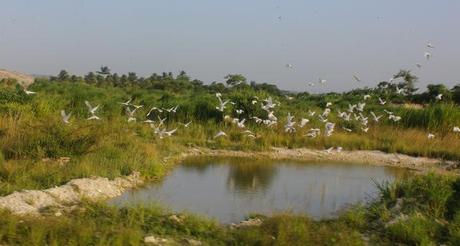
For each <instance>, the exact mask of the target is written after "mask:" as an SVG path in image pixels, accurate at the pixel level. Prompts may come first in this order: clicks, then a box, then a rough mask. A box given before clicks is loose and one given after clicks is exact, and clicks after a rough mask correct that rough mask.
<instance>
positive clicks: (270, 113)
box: [268, 111, 278, 122]
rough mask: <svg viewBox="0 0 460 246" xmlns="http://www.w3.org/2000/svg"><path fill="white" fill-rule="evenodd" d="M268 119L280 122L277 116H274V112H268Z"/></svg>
mask: <svg viewBox="0 0 460 246" xmlns="http://www.w3.org/2000/svg"><path fill="white" fill-rule="evenodd" d="M268 119H269V120H270V121H275V122H276V121H278V118H276V116H275V115H274V114H273V111H270V112H268Z"/></svg>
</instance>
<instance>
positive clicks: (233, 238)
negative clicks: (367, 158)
mask: <svg viewBox="0 0 460 246" xmlns="http://www.w3.org/2000/svg"><path fill="white" fill-rule="evenodd" d="M0 87H1V89H2V90H1V92H0V150H1V151H0V195H7V194H10V193H12V192H14V191H18V190H22V189H45V188H50V187H53V186H56V185H62V184H64V183H66V182H68V181H69V180H71V179H74V178H81V177H89V176H103V177H108V178H115V177H119V176H122V175H128V174H130V173H131V172H133V171H139V172H141V174H142V175H143V176H144V177H146V178H147V179H149V180H156V179H161V178H162V177H163V176H164V175H165V174H166V173H167V172H168V170H169V169H170V168H172V165H170V164H171V163H174V160H175V159H177V158H180V154H181V153H182V152H184V151H186V150H187V149H188V148H191V147H205V148H212V149H231V150H244V151H261V150H268V149H270V148H271V147H283V148H315V149H325V148H327V147H330V146H342V147H343V148H344V149H345V150H382V151H385V152H389V153H403V154H409V155H414V156H425V157H435V158H443V159H448V160H460V151H459V149H460V135H458V134H456V133H453V132H452V131H451V129H452V128H453V126H457V125H460V109H459V108H458V107H457V106H455V105H452V104H443V103H436V104H431V105H426V106H425V107H424V108H422V109H414V108H404V107H398V106H395V105H390V106H385V107H381V106H379V105H377V104H376V103H375V102H369V104H368V106H367V107H368V109H367V110H368V111H370V110H372V111H374V112H376V113H377V114H382V113H383V112H382V110H383V108H385V109H387V110H391V111H393V112H395V114H397V115H400V116H402V122H400V123H397V124H396V123H393V122H390V121H389V120H387V119H383V118H382V120H381V123H380V124H376V123H374V122H372V119H369V121H370V122H369V125H370V130H369V132H368V133H367V134H366V133H363V132H361V131H360V130H359V128H360V127H359V125H357V124H355V123H350V124H345V123H342V122H339V121H338V119H337V118H336V116H335V112H334V113H333V114H332V115H331V117H330V120H331V121H334V122H339V123H338V125H337V129H336V132H335V133H334V134H333V135H332V136H331V137H324V136H319V137H317V138H314V139H311V138H307V137H305V136H303V135H304V134H305V133H306V131H307V129H310V128H311V127H320V128H324V123H322V122H319V121H318V120H317V119H314V118H311V117H308V115H307V111H308V110H309V109H310V110H315V111H317V113H319V112H321V107H323V106H324V104H325V102H327V101H329V100H331V101H333V103H334V105H337V107H342V108H346V107H347V106H348V102H350V103H355V101H353V100H355V99H353V98H351V97H347V98H346V101H347V102H346V103H345V102H342V101H341V100H340V96H341V95H335V96H334V97H331V98H329V97H328V96H325V97H323V98H320V99H319V100H318V101H312V100H309V99H308V97H306V98H301V99H299V100H294V101H292V102H291V101H287V99H285V98H284V97H282V96H279V95H275V94H270V93H269V92H267V91H263V90H254V89H250V88H242V89H240V88H236V89H232V90H228V91H226V93H224V97H225V98H228V99H231V100H232V101H234V102H235V106H234V107H235V108H242V109H244V111H245V112H244V113H243V115H241V116H239V117H246V118H248V117H249V116H252V115H258V116H260V117H266V115H264V114H266V113H265V112H264V111H262V110H261V109H260V107H258V106H254V105H253V104H252V103H251V99H250V98H253V97H254V96H258V97H259V98H261V99H262V98H266V97H268V96H272V97H273V98H274V100H275V101H280V102H281V106H280V107H279V108H278V109H277V110H276V115H277V116H278V118H279V119H280V121H281V122H284V119H285V117H286V115H287V114H288V112H290V113H291V114H293V115H296V120H297V121H299V120H300V118H302V117H308V118H311V122H310V123H309V124H308V125H307V126H306V127H305V128H304V129H301V128H297V129H298V132H297V133H296V134H286V133H284V129H283V124H282V123H280V124H279V125H277V126H274V127H273V128H266V127H260V126H259V125H257V124H255V123H253V122H248V123H247V124H246V125H247V128H248V129H250V130H251V131H253V132H254V133H255V134H256V135H257V136H258V138H256V139H251V138H247V137H246V136H245V135H244V134H243V133H242V131H241V129H238V128H236V127H235V126H234V125H233V124H231V123H229V122H225V121H223V116H224V114H223V113H221V112H219V111H217V110H216V109H215V104H217V100H216V98H215V97H214V95H213V93H214V91H212V90H211V89H209V90H208V89H203V88H201V89H190V88H189V89H187V90H157V89H145V88H139V87H136V86H132V87H128V88H117V87H111V86H107V87H97V86H94V85H88V84H83V83H69V82H60V83H57V82H50V81H41V82H38V83H35V84H33V85H32V88H31V89H32V90H35V91H38V94H37V95H34V96H27V95H25V94H24V93H23V92H22V91H21V90H19V89H18V88H17V87H15V86H14V84H11V83H3V84H2V83H0ZM131 97H133V98H134V102H135V103H136V104H145V105H148V106H157V107H163V108H169V107H172V106H175V105H177V104H179V105H180V107H179V110H178V113H177V114H174V115H173V114H167V113H163V114H162V115H161V116H162V117H168V120H167V121H166V127H167V129H174V128H178V133H177V134H176V135H174V136H173V137H171V138H165V139H160V138H158V136H156V135H155V134H154V133H153V130H152V129H151V128H150V126H149V125H147V124H144V123H141V122H138V123H130V124H128V123H127V122H126V115H125V113H124V111H123V110H122V107H121V105H119V104H118V103H119V102H122V101H126V100H128V99H129V98H131ZM344 97H345V96H344ZM356 98H362V97H361V96H359V97H358V96H357V97H356ZM85 100H89V101H91V102H92V103H93V104H95V105H96V104H100V105H101V111H100V114H99V115H100V116H101V118H103V119H102V120H101V121H87V120H86V118H87V117H88V115H87V110H86V106H85V105H84V101H85ZM62 109H65V110H66V111H67V112H72V118H71V123H70V124H68V125H66V124H63V123H62V121H61V119H60V113H59V112H60V110H62ZM148 110H149V108H147V107H145V108H141V109H140V110H139V112H138V116H139V121H142V120H143V119H144V116H143V115H146V113H147V112H148ZM367 113H368V112H367ZM225 114H229V115H232V117H237V116H238V115H236V114H235V113H234V110H232V111H230V110H228V111H227V112H226V113H225ZM156 117H157V115H154V116H153V117H152V119H154V120H156ZM190 120H191V121H193V123H192V124H191V126H190V127H189V128H184V127H183V126H182V125H180V124H179V123H180V122H188V121H190ZM342 126H346V127H348V128H352V129H354V130H355V131H354V132H352V133H348V132H345V131H344V130H342ZM219 130H224V131H225V132H226V133H227V134H228V137H226V138H220V139H213V138H212V137H213V136H214V134H215V133H216V132H218V131H219ZM428 132H432V133H434V134H435V135H436V137H435V138H434V139H431V140H429V139H428V138H427V134H428ZM61 157H70V162H68V163H62V162H60V161H59V158H61ZM165 163H167V164H168V165H165ZM379 187H380V190H381V194H382V195H381V197H380V199H379V200H377V201H375V202H374V203H372V204H371V205H369V206H365V207H363V206H361V207H356V208H354V209H351V210H349V211H347V212H345V213H344V214H342V215H341V216H340V217H339V218H337V219H334V220H328V221H314V220H311V219H310V218H308V217H306V216H305V217H304V216H296V215H292V214H280V215H277V216H274V217H271V218H267V219H266V220H264V223H263V225H262V226H260V227H254V228H248V229H246V230H230V229H229V228H226V227H223V226H220V225H218V224H216V223H215V222H212V221H209V220H207V219H205V218H198V217H195V216H191V215H185V218H186V219H185V220H184V222H183V224H180V225H178V224H175V223H174V222H172V221H170V220H169V219H168V218H169V215H170V213H169V212H168V211H164V210H162V209H160V208H156V207H132V208H114V207H109V206H107V205H103V204H97V203H84V204H83V205H82V207H83V208H84V210H81V211H80V210H76V211H72V212H68V213H65V214H64V216H61V217H53V216H51V217H47V218H46V219H43V218H29V217H17V216H14V215H11V214H9V213H8V212H1V213H2V214H1V215H0V243H7V244H12V245H14V244H28V245H44V244H49V245H139V244H142V241H143V238H144V237H145V236H146V235H150V234H154V235H159V236H164V237H167V238H172V239H174V240H179V241H180V240H183V239H185V238H194V239H197V240H200V241H203V242H205V243H208V244H209V245H309V244H310V245H362V244H365V243H366V241H365V240H364V239H363V238H368V240H369V241H370V242H371V243H374V244H387V245H391V243H392V242H398V243H401V244H409V245H430V244H439V243H445V244H452V245H455V244H456V243H457V242H458V241H459V238H460V231H459V230H460V229H459V228H460V215H459V213H458V211H459V210H460V209H459V208H460V195H459V194H460V182H459V181H458V180H454V179H453V178H448V177H441V176H436V175H432V174H430V175H428V176H421V177H414V178H412V179H407V180H403V181H401V182H396V183H392V184H382V185H380V186H379ZM401 199H402V200H403V201H404V202H403V203H402V205H401V206H402V207H401V208H400V209H399V210H395V209H394V207H395V206H396V204H398V201H400V200H401ZM397 218H404V219H402V220H395V219H397ZM392 221H393V222H394V223H390V222H392ZM389 223H390V224H389ZM43 225H46V226H43ZM366 240H367V239H366ZM179 244H180V243H179Z"/></svg>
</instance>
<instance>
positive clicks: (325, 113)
mask: <svg viewBox="0 0 460 246" xmlns="http://www.w3.org/2000/svg"><path fill="white" fill-rule="evenodd" d="M330 113H331V109H330V108H325V109H324V112H323V113H322V114H321V116H323V117H325V118H327V117H328V116H329V114H330Z"/></svg>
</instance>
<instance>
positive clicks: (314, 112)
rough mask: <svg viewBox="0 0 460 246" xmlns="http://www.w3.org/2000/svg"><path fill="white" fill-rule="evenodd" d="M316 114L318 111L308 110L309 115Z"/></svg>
mask: <svg viewBox="0 0 460 246" xmlns="http://www.w3.org/2000/svg"><path fill="white" fill-rule="evenodd" d="M315 114H316V111H311V110H308V115H309V116H311V117H313V116H315Z"/></svg>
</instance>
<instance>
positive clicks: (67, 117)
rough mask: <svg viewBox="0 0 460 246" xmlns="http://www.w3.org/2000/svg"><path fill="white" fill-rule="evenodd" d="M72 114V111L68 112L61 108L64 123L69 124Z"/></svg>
mask: <svg viewBox="0 0 460 246" xmlns="http://www.w3.org/2000/svg"><path fill="white" fill-rule="evenodd" d="M70 116H72V112H70V113H69V114H66V113H65V111H64V110H61V117H62V121H64V123H66V124H69V123H70V122H69V119H70Z"/></svg>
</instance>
